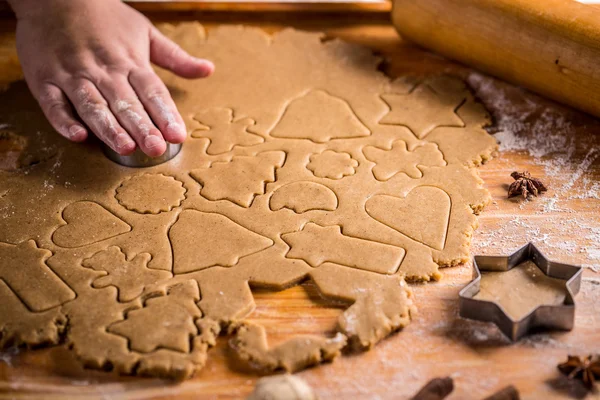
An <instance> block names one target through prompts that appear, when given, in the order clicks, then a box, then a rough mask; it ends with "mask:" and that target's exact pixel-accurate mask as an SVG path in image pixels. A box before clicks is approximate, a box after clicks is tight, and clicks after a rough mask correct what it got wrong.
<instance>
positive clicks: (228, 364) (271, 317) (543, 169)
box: [0, 13, 600, 400]
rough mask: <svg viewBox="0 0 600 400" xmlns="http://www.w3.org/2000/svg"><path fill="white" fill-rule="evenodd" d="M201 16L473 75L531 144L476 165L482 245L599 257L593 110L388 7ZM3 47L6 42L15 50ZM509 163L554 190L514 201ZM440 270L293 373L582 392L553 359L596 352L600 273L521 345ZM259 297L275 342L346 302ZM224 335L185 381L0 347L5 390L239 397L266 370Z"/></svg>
mask: <svg viewBox="0 0 600 400" xmlns="http://www.w3.org/2000/svg"><path fill="white" fill-rule="evenodd" d="M154 17H155V20H165V19H168V18H167V17H164V16H163V17H160V16H157V15H154ZM195 17H197V15H184V16H178V17H177V18H183V19H190V18H195ZM202 22H203V23H204V24H205V25H206V26H207V27H208V28H209V34H210V29H211V28H212V27H214V26H215V25H217V24H220V23H245V24H250V25H255V26H260V27H262V28H264V29H265V30H267V31H269V32H274V31H276V30H279V29H281V28H282V27H284V26H286V25H291V26H295V27H298V28H301V29H308V30H322V31H325V32H326V33H327V34H328V35H329V36H331V37H340V38H343V39H345V40H348V41H352V42H357V43H361V44H364V45H366V46H369V47H371V48H372V49H373V50H375V51H377V52H378V53H380V54H382V55H383V56H385V57H386V58H387V59H388V61H387V62H386V63H385V64H384V66H383V70H384V71H386V72H387V73H388V74H390V75H392V76H397V75H402V74H410V75H416V76H423V75H428V74H433V73H442V72H443V73H451V74H455V75H458V76H460V77H462V78H464V79H468V81H469V82H471V83H472V85H473V86H476V87H478V90H477V94H478V95H479V97H480V98H481V99H482V100H484V102H485V104H486V105H487V107H488V109H490V110H491V111H492V113H493V115H494V118H495V119H496V122H497V125H498V126H500V127H503V129H504V130H506V129H508V128H510V131H511V134H508V135H507V134H505V133H504V134H503V133H502V132H500V133H498V134H497V135H499V137H503V138H505V139H510V140H514V139H515V138H516V139H518V140H520V141H521V142H520V144H519V145H518V146H517V145H514V146H512V147H511V146H508V145H506V144H505V147H508V148H521V149H523V150H519V151H506V152H503V153H501V154H500V155H499V157H498V158H496V159H495V160H493V161H491V162H489V163H488V164H486V165H485V166H483V167H482V168H480V173H481V176H482V178H483V180H484V181H485V185H486V187H487V188H488V189H489V190H490V192H491V194H492V196H493V203H492V204H490V205H489V207H488V208H487V209H486V210H485V211H484V212H483V214H482V215H481V217H480V227H479V230H478V231H477V232H476V233H475V236H474V243H473V248H474V252H477V253H486V254H503V253H506V252H508V251H512V250H514V249H516V248H517V247H520V246H521V245H522V244H524V243H525V242H526V241H528V240H535V241H536V243H537V244H538V245H539V246H540V247H541V248H542V250H543V251H545V252H547V253H548V254H549V255H550V256H551V257H552V258H553V259H556V260H560V261H564V262H574V263H582V264H586V265H588V266H590V267H594V266H598V264H599V263H600V261H599V260H597V259H593V258H592V256H593V255H594V254H596V253H594V252H593V251H591V252H589V251H590V250H595V251H598V250H599V247H600V243H599V242H598V239H597V236H594V232H595V233H596V234H597V233H598V232H600V212H599V210H600V199H599V198H598V194H597V193H598V192H594V187H596V188H597V189H599V190H600V188H599V187H598V185H599V184H600V157H599V155H600V153H598V152H596V153H594V151H593V150H594V149H595V148H596V149H597V146H598V145H599V143H600V136H599V135H600V123H599V122H598V121H597V120H595V119H593V118H591V117H589V116H587V115H584V114H581V113H579V112H576V111H573V110H570V109H567V108H564V107H561V106H558V105H556V104H554V103H552V102H550V101H547V100H544V99H541V98H540V97H538V96H536V95H533V94H531V93H528V92H526V91H524V90H522V89H519V88H515V87H513V86H510V85H507V84H503V83H500V82H496V81H493V80H488V79H487V78H485V77H481V76H479V75H476V74H475V75H474V74H473V71H471V70H469V69H467V68H464V67H462V66H460V65H457V64H454V63H451V62H449V61H447V60H444V59H442V58H440V57H438V56H436V55H433V54H431V53H427V52H425V51H423V50H421V49H419V48H418V47H416V46H414V45H411V44H409V43H407V42H405V41H402V40H401V39H400V38H399V37H398V36H397V34H396V33H395V30H394V28H393V27H392V26H391V25H390V24H389V23H388V22H387V19H386V18H381V17H375V18H372V17H369V18H365V17H361V16H358V17H356V18H354V17H350V16H348V15H346V14H340V15H336V16H332V15H331V14H328V15H327V16H325V17H323V16H319V15H317V14H314V15H310V17H309V18H302V19H301V18H298V16H297V15H294V14H278V13H274V14H269V15H264V14H259V15H257V14H249V13H239V14H237V13H207V14H203V16H202ZM7 24H9V23H7ZM0 27H1V25H0ZM5 30H6V29H5ZM1 39H2V43H4V47H5V48H11V46H12V45H13V44H12V42H11V38H10V35H8V36H6V37H2V38H1ZM6 51H7V52H4V50H3V52H2V53H0V54H2V55H5V54H8V53H9V51H8V50H6ZM2 61H6V59H4V57H3V59H2ZM11 63H13V64H14V62H12V61H10V59H8V64H11ZM12 68H14V65H12ZM13 73H15V72H14V71H13ZM3 75H4V73H2V74H0V76H3ZM507 143H508V144H510V141H507ZM552 143H555V147H556V148H557V149H558V150H557V151H556V152H555V153H552V154H547V155H545V156H543V157H541V158H540V159H537V160H536V159H535V158H534V157H533V156H532V155H530V154H529V153H528V151H527V147H528V146H529V147H530V151H532V152H533V154H537V155H539V154H541V153H543V152H541V153H540V152H539V151H538V152H537V153H536V152H535V150H536V149H537V150H539V149H543V148H545V147H548V146H550V145H551V144H552ZM569 149H571V151H567V150H569ZM561 160H562V161H561ZM590 160H591V161H590ZM559 161H560V162H559ZM513 170H529V171H531V172H532V174H534V175H535V176H537V177H539V178H540V179H542V181H543V182H545V183H546V184H547V186H548V187H549V192H548V193H546V194H544V195H543V196H542V197H540V198H536V199H533V200H531V201H528V202H521V201H518V200H516V199H511V200H508V199H506V188H507V185H508V184H509V183H510V181H511V180H512V178H510V176H509V175H510V173H511V172H512V171H513ZM594 185H596V186H594ZM594 193H596V195H594ZM444 275H445V276H444V278H443V279H442V280H441V281H440V282H437V283H432V284H422V285H412V288H413V290H414V294H415V301H416V304H417V305H418V307H419V313H418V315H417V316H416V318H415V320H414V322H413V323H412V324H411V325H409V327H408V328H406V329H405V330H404V331H402V332H399V333H397V334H395V335H392V336H391V337H390V338H388V339H386V340H384V341H383V342H382V343H381V344H379V345H377V346H376V347H375V348H374V349H373V350H371V351H369V352H364V353H358V354H348V355H345V356H343V357H341V358H339V359H338V360H336V361H335V362H333V363H332V364H328V365H323V366H319V367H317V368H313V369H310V370H307V371H303V372H301V373H300V374H299V375H300V376H301V377H302V378H304V379H306V380H307V381H308V382H309V383H310V384H311V385H312V386H313V387H314V389H315V391H316V392H317V394H318V395H319V396H320V398H321V399H405V398H409V396H410V395H412V394H414V393H416V391H417V390H418V389H419V388H420V387H421V386H422V385H423V384H424V383H425V382H427V381H428V380H429V379H431V378H433V377H436V376H446V375H450V376H452V377H453V378H454V379H455V384H456V389H455V392H454V394H453V395H451V397H450V399H479V398H483V397H485V396H486V395H489V394H491V393H493V392H494V391H496V390H499V389H501V388H502V387H504V386H507V385H509V384H514V385H515V386H516V387H517V388H518V389H519V390H520V391H521V393H522V395H523V398H524V399H539V398H545V399H559V398H563V396H564V395H565V394H566V393H571V394H572V395H578V394H579V395H581V394H582V392H581V391H582V387H581V386H577V385H572V384H570V383H569V382H567V381H566V380H565V379H563V378H561V377H560V375H559V373H558V372H557V370H556V365H557V364H558V363H559V362H561V361H563V360H564V359H566V356H567V354H587V353H590V352H598V351H600V274H598V273H596V272H593V271H592V270H591V269H588V270H586V271H585V275H584V282H583V285H582V290H581V292H580V294H579V295H578V296H577V298H576V302H577V317H576V322H575V325H576V327H575V329H574V330H573V331H572V332H568V333H564V332H555V333H538V334H535V335H533V336H529V337H527V338H525V339H523V340H521V341H520V342H518V343H516V344H511V343H510V342H508V341H507V340H506V339H505V338H504V337H503V336H502V335H501V334H500V333H499V331H498V330H497V329H496V328H495V327H494V326H493V325H489V324H485V323H479V322H475V321H468V320H463V319H461V318H459V317H458V297H457V294H458V291H459V290H460V289H461V288H462V287H463V286H464V285H465V284H466V283H467V282H468V281H469V280H470V277H471V270H470V266H468V265H467V266H461V267H456V268H450V269H445V270H444ZM255 296H256V310H255V311H254V313H253V315H252V317H251V318H252V319H254V320H256V321H259V322H261V323H263V324H265V325H266V326H267V329H268V333H269V338H270V340H271V341H273V342H278V341H281V340H284V339H285V338H289V337H291V336H293V335H295V334H296V333H316V334H326V335H327V334H330V333H331V331H332V329H333V328H334V326H335V323H336V318H337V315H339V313H340V312H341V309H340V308H339V306H336V305H330V304H328V303H326V302H324V301H322V300H319V297H318V294H317V293H316V289H315V287H314V285H312V284H310V283H305V284H303V285H301V286H298V287H294V288H291V289H288V290H285V291H283V292H279V293H271V292H264V291H261V292H257V293H256V294H255ZM227 341H228V338H227V337H222V338H220V340H219V343H218V345H217V346H216V348H215V349H213V350H212V351H211V352H210V353H209V359H208V363H207V365H206V367H205V369H203V370H202V371H201V372H200V373H198V374H197V376H196V377H195V378H193V379H191V380H189V381H186V382H183V383H180V384H172V383H169V382H164V381H160V380H154V379H139V378H131V377H118V376H115V375H112V374H108V373H103V372H98V371H89V370H84V369H82V368H81V367H80V365H79V364H78V363H77V361H76V360H74V359H73V356H72V355H71V353H70V352H69V351H68V350H67V349H65V348H64V347H61V346H59V347H55V348H50V349H40V350H35V351H18V352H17V353H18V354H14V352H10V351H9V352H5V353H3V354H2V355H1V356H0V399H3V398H10V399H38V398H44V399H65V398H67V399H100V398H104V399H106V398H108V399H154V400H156V399H165V400H166V399H238V398H243V397H244V396H245V395H247V394H248V393H249V392H250V391H251V390H252V388H253V385H254V383H255V381H256V379H257V378H258V376H257V375H255V374H253V373H252V372H249V371H245V370H244V369H242V368H241V367H240V366H239V365H236V364H235V362H234V361H233V358H232V357H231V353H230V350H229V347H228V344H227ZM588 398H600V395H598V394H596V395H593V396H590V397H588Z"/></svg>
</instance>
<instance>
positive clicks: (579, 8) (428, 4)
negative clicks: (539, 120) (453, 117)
mask: <svg viewBox="0 0 600 400" xmlns="http://www.w3.org/2000/svg"><path fill="white" fill-rule="evenodd" d="M392 21H393V23H394V26H395V27H396V29H397V30H398V32H399V33H400V35H401V36H402V37H403V38H407V39H409V40H411V41H413V42H415V43H417V44H419V45H421V46H423V47H426V48H429V49H432V50H434V51H436V52H438V53H440V54H442V55H444V56H446V57H448V58H452V59H455V60H458V61H461V62H463V63H465V64H467V65H471V66H474V67H475V68H478V69H480V70H482V71H485V72H487V73H489V74H492V75H495V76H498V77H500V78H503V79H505V80H507V81H510V82H513V83H516V84H519V85H522V86H524V87H526V88H529V89H531V90H533V91H536V92H538V93H541V94H543V95H545V96H548V97H550V98H552V99H554V100H557V101H559V102H562V103H566V104H569V105H571V106H573V107H576V108H579V109H581V110H584V111H587V112H589V113H590V114H593V115H595V116H597V117H600V8H598V6H596V5H586V4H581V3H578V2H576V1H573V0H394V6H393V10H392Z"/></svg>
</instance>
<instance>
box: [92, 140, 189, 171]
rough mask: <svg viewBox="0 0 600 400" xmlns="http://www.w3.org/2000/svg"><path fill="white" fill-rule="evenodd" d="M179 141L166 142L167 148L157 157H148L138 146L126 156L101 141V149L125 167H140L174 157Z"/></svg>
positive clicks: (149, 165)
mask: <svg viewBox="0 0 600 400" xmlns="http://www.w3.org/2000/svg"><path fill="white" fill-rule="evenodd" d="M181 147H182V144H181V143H169V142H167V149H166V150H165V152H164V153H163V154H162V155H160V156H158V157H149V156H147V155H146V154H144V152H143V151H141V150H140V148H139V147H138V148H137V149H135V151H134V152H133V153H131V154H129V155H127V156H122V155H120V154H119V153H117V152H116V151H114V150H113V149H111V148H110V147H108V146H107V145H106V144H104V143H102V151H104V154H105V155H106V157H108V158H109V159H110V160H112V161H114V162H116V163H117V164H121V165H124V166H126V167H133V168H141V167H152V166H154V165H158V164H162V163H164V162H167V161H169V160H170V159H172V158H173V157H175V156H176V155H177V154H179V152H180V151H181Z"/></svg>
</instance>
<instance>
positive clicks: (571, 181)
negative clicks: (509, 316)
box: [467, 73, 600, 272]
mask: <svg viewBox="0 0 600 400" xmlns="http://www.w3.org/2000/svg"><path fill="white" fill-rule="evenodd" d="M467 81H468V83H469V85H470V86H471V87H472V88H473V89H474V90H475V92H476V94H477V96H478V97H479V98H480V99H481V100H482V102H483V103H484V104H485V106H486V108H487V109H489V110H490V111H491V113H492V114H493V115H494V117H495V125H494V127H493V128H491V130H490V131H491V133H493V134H494V136H495V137H496V139H497V140H498V141H499V143H500V145H499V150H500V152H520V153H526V154H527V155H528V156H530V157H531V158H533V161H534V162H533V163H532V164H533V165H534V166H540V167H541V168H542V169H541V171H539V172H537V173H535V172H534V175H538V177H539V178H541V179H542V181H543V182H546V183H547V184H548V186H549V191H548V192H547V193H546V194H544V195H543V196H540V197H538V198H534V199H532V200H528V201H520V202H519V206H518V207H515V213H514V214H515V217H514V218H513V219H512V220H510V221H508V222H504V221H502V220H500V222H498V219H497V218H496V219H494V218H493V216H489V218H490V220H492V221H493V222H491V223H485V222H484V224H482V225H483V226H482V228H481V229H480V230H479V231H478V232H477V233H476V235H475V238H476V239H475V240H474V243H473V247H474V250H473V251H474V252H478V253H480V254H506V253H507V252H510V251H513V250H516V248H518V247H520V246H521V245H523V244H525V243H527V242H529V241H531V242H534V243H536V245H538V246H539V247H540V248H541V250H542V251H544V252H545V253H546V254H547V255H548V256H553V255H554V256H556V257H559V258H563V259H562V260H560V259H559V260H558V261H563V262H570V263H577V264H581V265H583V266H585V267H588V268H589V269H591V270H593V271H595V272H600V223H599V222H600V221H599V220H598V219H597V218H594V217H590V213H589V212H575V210H573V209H572V208H570V207H573V204H574V203H577V201H579V200H585V202H583V203H582V202H578V203H577V204H583V206H584V207H585V209H587V210H593V209H594V207H596V208H597V209H598V210H600V201H599V200H600V182H598V181H597V180H592V179H590V178H589V175H588V174H587V173H588V171H590V170H591V169H593V168H598V161H600V138H598V137H594V135H586V136H583V135H577V134H576V133H577V128H581V127H582V126H584V125H585V126H589V127H591V126H598V122H597V121H595V120H592V119H591V118H589V117H585V116H581V115H580V114H575V112H573V111H570V110H568V109H565V108H563V107H561V106H559V105H555V104H553V103H550V102H548V101H546V100H543V99H539V98H537V96H536V95H534V94H531V93H528V92H526V91H524V90H522V89H519V88H515V87H514V86H511V85H508V84H505V83H503V82H501V81H498V80H496V79H494V78H491V77H487V76H485V75H482V74H479V73H472V74H471V75H470V76H469V77H468V78H467ZM571 114H572V116H571ZM599 127H600V126H599ZM507 183H508V181H507ZM498 201H500V200H498ZM495 206H497V202H496V204H493V205H492V206H491V207H492V208H493V207H495ZM532 209H533V210H534V211H533V215H532V214H531V211H532ZM598 213H599V214H600V211H599V212H598ZM486 217H488V216H486V215H485V214H484V215H483V216H482V217H481V219H482V220H486ZM565 236H566V237H569V238H573V240H564V238H565ZM515 244H516V245H515Z"/></svg>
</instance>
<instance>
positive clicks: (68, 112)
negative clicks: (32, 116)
mask: <svg viewBox="0 0 600 400" xmlns="http://www.w3.org/2000/svg"><path fill="white" fill-rule="evenodd" d="M36 92H37V100H38V102H39V103H40V106H41V107H42V111H43V112H44V114H45V115H46V118H48V121H49V122H50V124H51V125H52V127H53V128H54V129H55V130H56V131H57V132H58V133H60V134H61V135H62V136H64V137H66V138H67V139H69V140H71V141H73V142H82V141H84V140H85V139H86V138H87V130H86V129H85V128H84V127H83V125H82V124H81V123H80V122H78V121H77V120H76V119H75V117H74V116H73V110H72V108H71V104H70V103H69V100H68V99H67V97H66V96H65V94H64V93H63V91H62V90H60V89H59V88H58V87H57V86H54V85H53V84H49V83H45V84H43V85H42V86H41V87H40V88H38V90H37V91H36Z"/></svg>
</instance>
